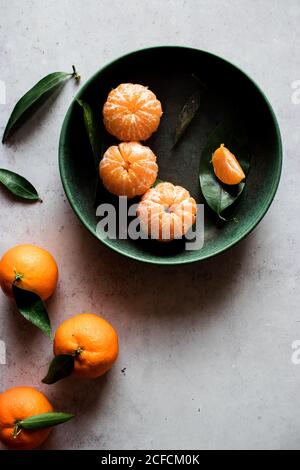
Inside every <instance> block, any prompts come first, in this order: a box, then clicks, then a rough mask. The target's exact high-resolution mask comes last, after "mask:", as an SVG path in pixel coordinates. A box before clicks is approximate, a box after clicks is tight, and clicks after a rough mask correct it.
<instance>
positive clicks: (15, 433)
mask: <svg viewBox="0 0 300 470" xmlns="http://www.w3.org/2000/svg"><path fill="white" fill-rule="evenodd" d="M21 431H22V428H21V426H20V424H19V421H16V422H15V425H14V429H13V432H12V437H13V438H14V439H17V437H18V435H19V434H20V432H21Z"/></svg>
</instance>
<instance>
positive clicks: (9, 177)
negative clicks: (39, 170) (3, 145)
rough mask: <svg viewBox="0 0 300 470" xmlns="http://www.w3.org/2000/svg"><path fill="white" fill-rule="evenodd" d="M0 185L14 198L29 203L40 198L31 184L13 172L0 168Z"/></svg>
mask: <svg viewBox="0 0 300 470" xmlns="http://www.w3.org/2000/svg"><path fill="white" fill-rule="evenodd" d="M0 183H2V184H3V186H5V187H6V188H7V189H8V190H9V191H10V192H11V193H12V194H14V195H15V196H17V197H19V198H21V199H26V200H30V201H40V197H39V195H38V193H37V190H36V189H35V187H34V186H32V184H31V183H30V182H29V181H28V180H27V179H25V178H24V177H23V176H21V175H18V174H17V173H14V172H13V171H9V170H5V169H4V168H0Z"/></svg>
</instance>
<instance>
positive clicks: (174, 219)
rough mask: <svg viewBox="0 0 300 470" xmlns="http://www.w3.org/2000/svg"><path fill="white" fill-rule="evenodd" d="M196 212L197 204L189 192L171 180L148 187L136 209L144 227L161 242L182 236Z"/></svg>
mask: <svg viewBox="0 0 300 470" xmlns="http://www.w3.org/2000/svg"><path fill="white" fill-rule="evenodd" d="M196 213H197V204H196V201H195V200H194V199H193V198H192V197H190V194H189V192H188V191H187V190H186V189H184V188H182V187H181V186H174V185H173V184H171V183H159V184H158V185H157V186H156V187H155V188H151V189H149V191H147V193H146V194H144V196H143V197H142V200H141V202H140V203H139V206H138V209H137V214H138V217H139V219H140V224H141V229H142V230H143V231H144V232H145V233H146V234H147V235H148V237H149V238H152V239H156V240H160V241H171V240H173V239H174V238H182V237H183V236H184V235H185V234H186V233H187V231H188V230H189V229H190V227H191V226H192V225H193V224H194V222H195V220H196Z"/></svg>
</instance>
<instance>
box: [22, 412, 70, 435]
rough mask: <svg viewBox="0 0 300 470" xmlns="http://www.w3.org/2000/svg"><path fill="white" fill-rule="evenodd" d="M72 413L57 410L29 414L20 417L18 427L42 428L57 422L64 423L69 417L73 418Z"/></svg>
mask: <svg viewBox="0 0 300 470" xmlns="http://www.w3.org/2000/svg"><path fill="white" fill-rule="evenodd" d="M74 416H75V415H74V414H72V413H63V412H58V411H52V412H50V413H42V414H39V415H34V416H30V417H29V418H26V419H22V420H21V421H18V423H17V424H18V426H19V428H22V429H30V430H32V431H33V430H36V429H43V428H49V427H51V426H56V425H57V424H61V423H65V422H66V421H69V420H70V419H72V418H74Z"/></svg>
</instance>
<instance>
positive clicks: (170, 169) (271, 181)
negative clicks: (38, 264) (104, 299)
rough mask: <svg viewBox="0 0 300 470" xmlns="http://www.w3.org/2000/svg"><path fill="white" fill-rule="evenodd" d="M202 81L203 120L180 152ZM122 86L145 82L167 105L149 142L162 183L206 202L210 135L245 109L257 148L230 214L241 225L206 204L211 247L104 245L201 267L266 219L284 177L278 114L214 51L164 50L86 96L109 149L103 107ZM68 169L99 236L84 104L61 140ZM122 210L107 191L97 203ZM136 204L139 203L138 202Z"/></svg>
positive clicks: (69, 184)
mask: <svg viewBox="0 0 300 470" xmlns="http://www.w3.org/2000/svg"><path fill="white" fill-rule="evenodd" d="M195 77H197V78H198V79H200V80H201V81H202V82H203V83H204V84H205V85H206V86H207V91H206V93H205V96H204V98H203V100H202V102H201V107H200V110H199V112H198V114H197V115H196V117H195V119H194V120H193V121H192V123H191V125H190V126H189V128H188V130H187V131H186V134H185V135H184V137H183V138H182V140H181V141H180V143H179V144H178V145H177V146H176V147H175V148H173V143H174V130H175V127H176V122H177V119H178V115H179V113H180V111H181V109H182V107H183V105H184V104H185V103H186V101H187V99H188V98H189V97H190V95H191V94H192V93H193V92H194V91H196V90H197V88H198V86H199V83H198V80H197V78H195ZM122 82H131V83H141V84H143V85H146V86H149V88H150V89H151V90H152V91H153V92H154V93H155V94H156V95H157V97H158V99H159V100H160V101H161V102H162V106H163V111H164V114H163V118H162V120H161V124H160V127H159V129H158V131H157V132H156V133H155V134H153V136H152V137H151V138H150V139H149V140H148V141H147V142H146V145H149V146H150V147H151V148H152V150H153V151H154V152H155V153H156V155H157V157H158V165H159V178H160V179H161V180H164V181H170V182H172V183H174V184H179V185H182V186H184V187H185V188H187V189H188V190H189V191H190V193H191V195H192V196H193V197H194V198H195V199H196V201H197V202H198V203H203V202H204V199H203V196H202V194H201V191H200V187H199V177H198V175H199V162H200V157H201V152H202V149H203V147H204V145H205V143H206V139H207V137H208V135H209V133H210V132H211V131H212V130H213V129H214V127H215V126H216V125H217V124H218V123H219V122H220V121H221V120H222V119H224V118H225V117H226V116H227V115H228V112H230V111H232V110H236V109H238V111H239V113H240V114H242V116H243V126H245V130H246V132H247V134H248V136H249V141H250V145H251V149H249V151H250V152H251V155H252V157H251V168H250V172H249V175H248V177H247V184H246V187H245V190H244V192H243V194H242V195H241V197H240V198H239V200H238V202H237V203H236V204H235V205H234V206H233V207H232V208H231V209H230V211H229V212H230V213H229V216H230V217H231V218H232V217H235V218H236V219H237V220H238V222H227V223H223V222H221V221H220V220H218V218H217V216H216V215H215V214H214V213H213V212H212V211H211V210H210V209H209V208H208V207H207V205H206V206H205V213H204V220H205V223H204V227H205V228H204V246H203V247H202V248H201V249H200V250H185V249H184V243H182V242H180V241H175V242H172V243H159V242H155V241H150V240H137V241H134V240H130V239H127V240H120V239H117V240H111V239H106V240H105V241H104V243H106V244H107V245H108V246H110V247H111V248H112V249H115V250H117V251H118V252H120V253H122V254H124V255H126V256H130V257H133V258H135V259H139V260H142V261H146V262H153V263H162V264H175V263H185V262H191V261H197V260H201V259H205V258H208V257H210V256H213V255H215V254H217V253H220V252H222V251H224V250H226V249H227V248H229V247H230V246H232V245H234V244H235V243H237V242H238V241H239V240H241V239H242V238H243V237H244V236H245V235H247V233H249V232H250V231H251V230H252V229H253V228H254V227H255V225H256V224H257V223H258V222H259V221H260V220H261V218H262V217H263V215H264V214H265V212H266V211H267V209H268V207H269V205H270V203H271V201H272V199H273V197H274V194H275V192H276V189H277V186H278V182H279V178H280V171H281V141H280V134H279V130H278V126H277V123H276V119H275V116H274V114H273V112H272V109H271V107H270V105H269V103H268V101H267V99H266V98H265V96H264V95H263V94H262V93H261V91H260V90H259V89H258V88H257V86H256V85H255V84H254V83H253V81H252V80H250V79H249V78H248V77H247V76H246V75H245V74H244V73H243V72H241V71H240V70H239V69H238V68H236V67H235V66H233V65H232V64H230V63H228V62H226V61H224V60H223V59H221V58H219V57H216V56H214V55H212V54H209V53H207V52H203V51H199V50H195V49H188V48H182V47H160V48H152V49H146V50H142V51H138V52H134V53H132V54H129V55H127V56H124V57H122V58H120V59H118V60H116V61H114V62H113V63H111V64H109V65H108V66H106V67H105V68H103V69H102V70H100V71H99V72H97V73H96V74H95V75H94V76H93V77H92V78H91V79H90V80H89V81H88V82H87V83H86V84H85V86H83V88H82V89H81V90H80V92H79V94H78V95H77V97H78V98H81V99H83V100H85V101H86V102H87V103H88V104H89V105H90V106H91V107H92V109H93V111H94V114H95V117H96V119H99V132H100V133H101V134H102V135H103V137H102V139H103V145H104V148H106V147H108V146H109V145H111V144H113V143H116V140H115V139H114V138H113V137H111V136H109V135H108V134H107V133H106V132H105V130H104V129H103V124H102V106H103V104H104V102H105V100H106V97H107V94H108V93H109V91H110V90H111V89H112V88H114V87H116V86H117V85H119V84H120V83H122ZM59 159H60V170H61V177H62V181H63V185H64V188H65V191H66V194H67V196H68V199H69V201H70V204H71V206H72V207H73V209H74V210H75V212H76V214H77V215H78V217H79V218H80V220H81V221H82V222H83V223H84V225H85V226H86V227H87V228H88V229H89V230H90V231H91V232H92V233H93V234H94V235H96V226H97V223H98V222H99V220H100V219H99V217H97V216H96V204H95V182H96V179H97V174H96V172H95V167H94V163H93V156H92V153H91V148H90V143H89V140H88V137H87V133H86V130H85V127H84V123H83V116H82V109H81V108H80V106H79V105H78V103H77V102H76V101H73V103H72V104H71V106H70V108H69V110H68V113H67V115H66V118H65V121H64V124H63V128H62V132H61V139H60V150H59ZM103 202H106V203H107V202H109V203H113V204H114V205H116V207H117V206H118V198H116V197H114V196H112V195H110V194H109V193H108V192H106V191H105V190H103V189H101V190H100V192H98V196H97V204H100V203H103ZM135 202H136V201H135Z"/></svg>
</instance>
